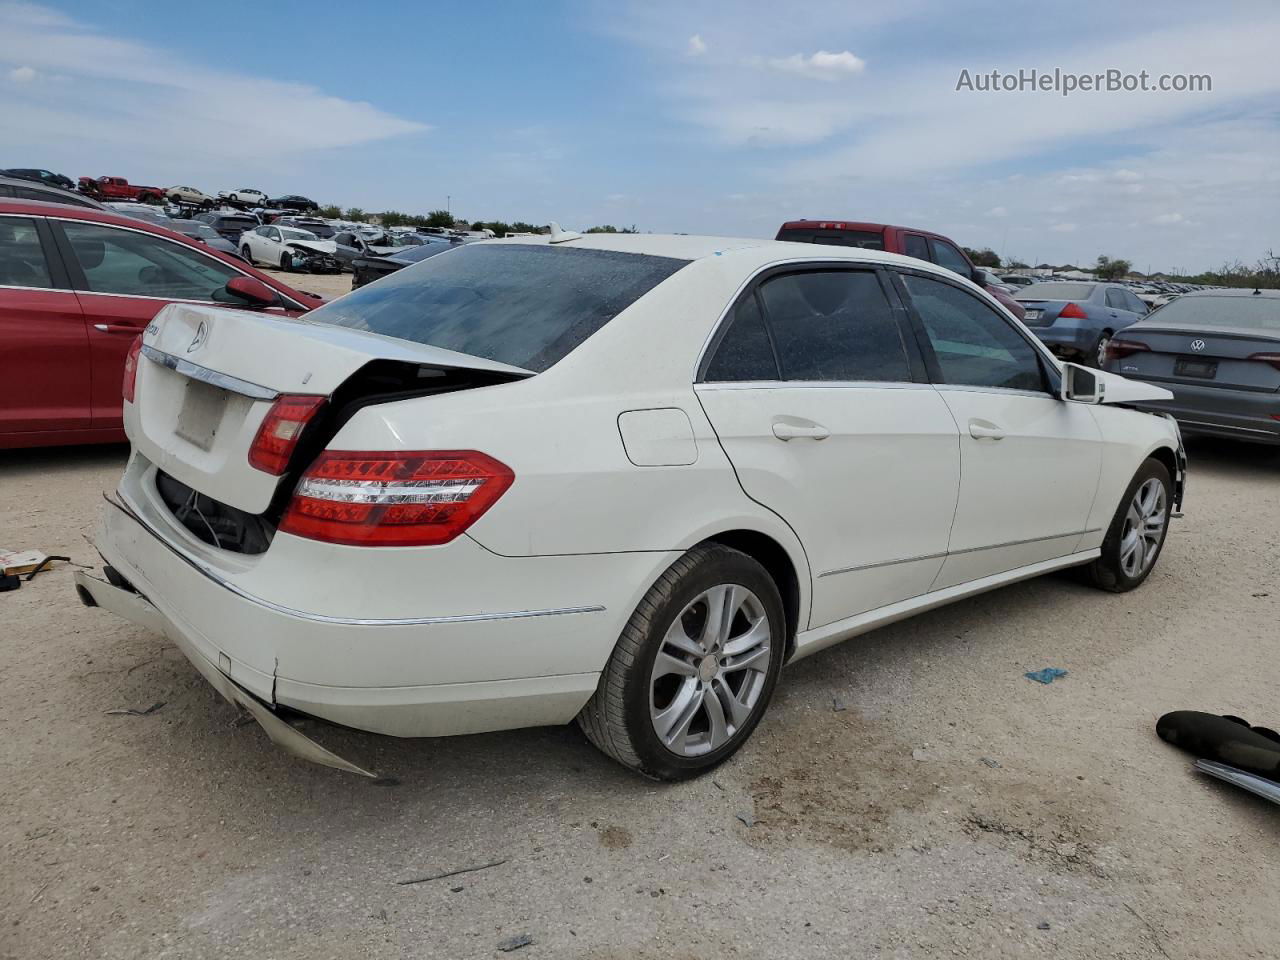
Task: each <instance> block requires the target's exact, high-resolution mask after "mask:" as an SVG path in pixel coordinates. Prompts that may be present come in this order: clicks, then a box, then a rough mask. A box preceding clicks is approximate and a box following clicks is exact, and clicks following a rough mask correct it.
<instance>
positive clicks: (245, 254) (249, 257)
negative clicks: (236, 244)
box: [240, 243, 253, 264]
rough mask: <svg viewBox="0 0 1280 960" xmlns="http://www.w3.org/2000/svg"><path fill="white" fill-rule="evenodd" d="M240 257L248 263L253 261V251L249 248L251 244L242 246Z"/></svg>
mask: <svg viewBox="0 0 1280 960" xmlns="http://www.w3.org/2000/svg"><path fill="white" fill-rule="evenodd" d="M240 259H241V260H243V261H244V262H245V263H248V264H252V263H253V253H252V252H251V251H250V250H249V245H248V244H247V243H246V244H245V245H244V246H243V247H241V248H240Z"/></svg>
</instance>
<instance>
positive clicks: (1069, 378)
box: [1059, 363, 1106, 403]
mask: <svg viewBox="0 0 1280 960" xmlns="http://www.w3.org/2000/svg"><path fill="white" fill-rule="evenodd" d="M1105 393H1106V385H1105V384H1104V383H1103V382H1102V378H1101V377H1099V376H1098V375H1097V371H1096V370H1090V369H1089V368H1088V367H1082V366H1080V364H1078V363H1064V364H1063V365H1062V392H1061V393H1060V394H1059V396H1060V398H1061V399H1063V400H1071V401H1073V402H1075V403H1102V402H1103V399H1104V395H1105Z"/></svg>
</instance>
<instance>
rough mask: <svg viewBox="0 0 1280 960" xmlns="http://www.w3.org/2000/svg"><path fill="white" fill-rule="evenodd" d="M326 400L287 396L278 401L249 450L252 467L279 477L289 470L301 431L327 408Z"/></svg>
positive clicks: (272, 406) (308, 396) (294, 395)
mask: <svg viewBox="0 0 1280 960" xmlns="http://www.w3.org/2000/svg"><path fill="white" fill-rule="evenodd" d="M324 399H325V398H324V397H317V396H313V395H311V394H296V393H286V394H282V395H281V396H279V397H277V398H276V402H275V403H273V404H272V405H271V409H270V410H268V411H267V416H266V418H265V419H264V420H263V421H262V426H260V427H258V435H257V436H256V437H254V438H253V445H252V446H251V447H249V466H251V467H254V468H256V469H258V470H261V471H262V472H263V473H269V474H271V475H272V476H273V477H278V476H280V475H281V474H282V473H284V472H285V470H287V469H289V458H290V457H291V456H293V448H294V447H296V446H297V445H298V437H300V436H302V429H303V428H304V427H305V426H306V425H307V424H308V423H309V422H310V420H311V418H312V417H314V416H315V415H316V412H317V411H318V410H319V409H320V408H321V407H322V406H324Z"/></svg>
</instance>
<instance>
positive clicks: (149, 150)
mask: <svg viewBox="0 0 1280 960" xmlns="http://www.w3.org/2000/svg"><path fill="white" fill-rule="evenodd" d="M6 61H8V62H10V63H13V62H18V63H22V64H23V66H21V67H19V68H18V69H17V70H16V71H12V72H11V73H10V77H11V78H12V79H17V78H16V77H15V76H14V74H15V73H17V72H18V71H24V70H30V71H32V72H33V74H35V73H39V74H41V75H43V74H45V73H46V72H52V73H54V74H55V75H58V74H61V75H66V77H68V78H69V79H70V80H71V81H72V82H70V83H63V84H55V85H51V84H42V85H39V86H32V87H31V88H30V90H29V91H28V92H26V93H24V95H23V96H22V97H21V98H18V97H6V98H0V129H3V130H5V132H6V140H7V143H6V146H8V147H9V148H10V150H11V151H12V150H13V148H14V147H16V146H21V147H22V148H23V149H24V151H25V152H32V153H35V152H39V153H41V154H42V155H51V154H52V155H56V154H58V153H59V152H62V153H64V154H65V155H67V156H71V157H76V156H78V155H82V154H83V152H84V145H85V144H86V143H92V144H94V145H95V150H94V156H95V158H96V159H95V162H97V163H103V162H107V160H108V159H109V158H110V157H111V156H117V155H122V156H126V157H132V158H133V159H132V160H131V161H130V170H131V171H132V172H133V175H134V176H137V177H139V178H141V177H143V176H144V175H145V176H148V177H153V178H154V177H158V178H160V179H165V177H164V176H162V174H165V173H167V174H168V176H169V177H173V176H176V175H178V174H177V171H178V170H180V171H182V173H181V176H182V177H188V176H190V175H191V174H194V173H195V172H198V170H193V168H199V167H200V166H202V165H203V166H205V167H206V168H208V167H217V166H222V167H225V165H226V162H227V161H235V162H236V163H237V164H240V165H241V166H240V169H241V170H242V175H247V174H250V173H252V172H253V164H255V163H256V164H259V169H261V168H262V165H265V164H275V165H276V166H277V167H278V166H279V162H280V161H281V160H282V159H284V158H291V157H298V156H300V155H304V154H306V153H308V152H311V151H316V150H324V149H331V148H336V147H347V146H352V145H357V144H365V143H370V142H372V141H378V140H384V139H386V138H389V137H396V136H400V135H404V134H410V133H420V132H423V131H425V130H428V129H429V127H428V126H426V125H425V124H422V123H418V122H416V121H413V120H407V119H403V118H401V117H397V116H394V115H392V114H389V113H387V112H385V111H383V110H380V109H378V108H377V107H375V106H373V105H372V104H369V103H364V102H360V101H355V100H348V99H344V98H342V97H338V96H333V95H331V94H328V93H326V92H324V91H323V90H321V89H318V88H317V87H315V86H313V85H311V84H310V83H290V82H284V81H279V80H270V79H266V78H263V77H256V76H253V75H250V74H247V73H241V72H233V71H231V70H226V69H221V68H215V67H206V66H202V65H200V64H198V63H193V62H191V61H190V60H186V59H182V58H179V57H177V56H175V55H173V54H170V53H168V52H167V51H166V50H164V49H163V48H160V47H152V46H148V45H146V44H143V43H140V42H138V41H135V40H132V39H129V38H128V37H125V36H117V35H112V34H109V33H104V32H100V31H98V30H95V29H93V28H91V27H88V26H85V25H83V24H80V23H78V22H76V21H74V20H72V19H70V18H68V17H66V16H64V15H62V14H61V13H59V12H58V11H55V10H50V9H48V8H45V7H40V6H35V5H30V4H3V3H0V63H4V62H6ZM238 62H245V63H252V62H253V58H249V59H248V60H241V61H238ZM281 62H288V61H281ZM296 62H297V63H299V64H301V61H296ZM299 71H300V72H301V73H302V74H303V75H308V76H309V75H313V71H310V70H307V69H306V68H305V67H303V66H299ZM179 165H180V166H179ZM140 167H141V169H139V168H140ZM175 167H176V168H177V169H176V170H175ZM148 170H150V171H151V172H148Z"/></svg>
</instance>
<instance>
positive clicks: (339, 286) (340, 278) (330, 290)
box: [258, 267, 351, 300]
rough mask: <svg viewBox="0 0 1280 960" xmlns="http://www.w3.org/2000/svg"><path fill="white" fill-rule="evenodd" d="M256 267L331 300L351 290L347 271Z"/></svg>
mask: <svg viewBox="0 0 1280 960" xmlns="http://www.w3.org/2000/svg"><path fill="white" fill-rule="evenodd" d="M258 269H259V270H262V272H263V273H265V274H266V275H267V276H269V277H275V278H276V279H277V280H279V281H280V282H281V283H283V284H286V285H288V286H290V287H293V289H295V290H305V291H307V292H308V293H318V294H320V296H322V297H324V298H325V299H327V300H333V299H334V298H335V297H340V296H342V295H343V294H344V293H350V292H351V274H349V273H285V272H284V271H283V270H263V268H262V267H259V268H258Z"/></svg>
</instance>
